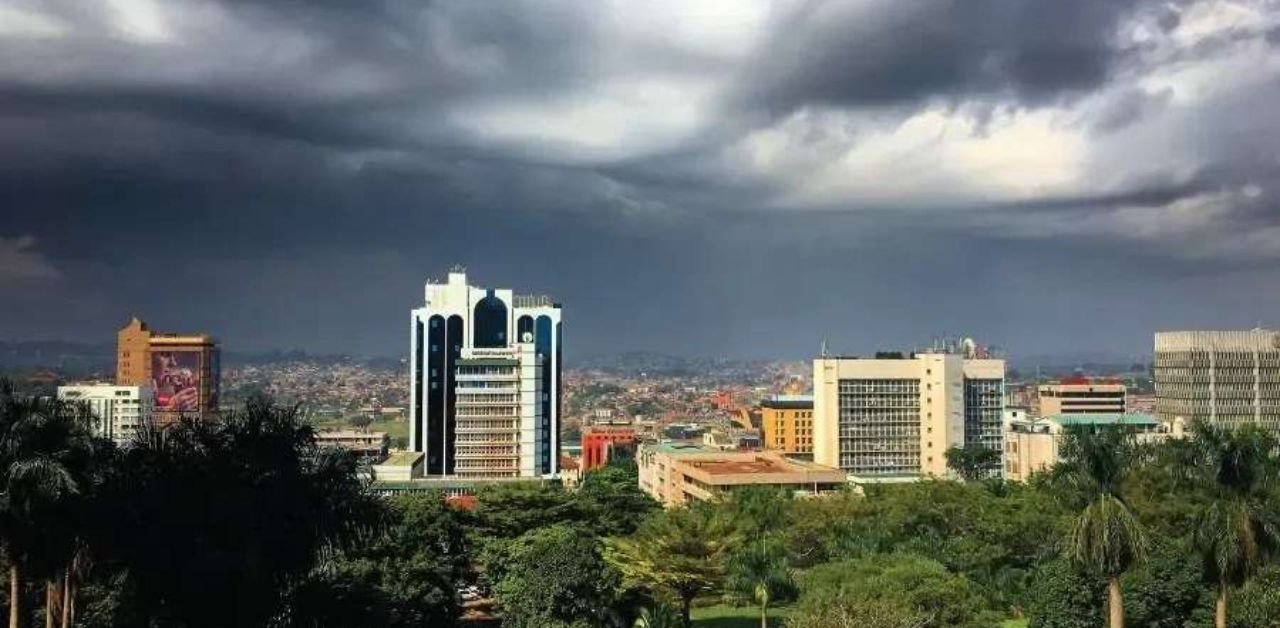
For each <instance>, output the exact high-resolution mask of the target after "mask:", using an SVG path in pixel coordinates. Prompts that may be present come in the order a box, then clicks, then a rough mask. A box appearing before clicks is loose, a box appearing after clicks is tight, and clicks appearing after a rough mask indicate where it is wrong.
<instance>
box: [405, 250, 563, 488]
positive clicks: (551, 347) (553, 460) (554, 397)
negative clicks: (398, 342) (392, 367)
mask: <svg viewBox="0 0 1280 628" xmlns="http://www.w3.org/2000/svg"><path fill="white" fill-rule="evenodd" d="M409 355H410V360H409V393H410V394H409V441H410V442H409V445H410V448H411V449H413V450H414V451H418V452H422V453H423V454H424V457H425V460H424V465H423V466H424V472H425V474H426V475H428V476H442V475H457V476H464V477H495V478H499V477H541V476H547V475H554V474H557V473H558V472H559V459H560V455H559V454H560V435H559V431H560V429H559V428H560V401H561V397H560V370H561V322H560V305H559V304H557V303H553V302H552V301H551V299H549V298H547V297H543V296H523V295H516V294H513V293H512V291H511V290H499V289H492V288H489V289H486V288H478V287H475V286H471V285H468V283H467V275H466V272H465V271H462V270H460V269H456V270H454V271H452V272H450V273H449V278H448V281H447V282H446V283H431V282H428V283H427V285H426V295H425V303H424V304H423V306H422V307H419V308H416V309H414V310H413V311H412V315H411V317H410V346H409Z"/></svg>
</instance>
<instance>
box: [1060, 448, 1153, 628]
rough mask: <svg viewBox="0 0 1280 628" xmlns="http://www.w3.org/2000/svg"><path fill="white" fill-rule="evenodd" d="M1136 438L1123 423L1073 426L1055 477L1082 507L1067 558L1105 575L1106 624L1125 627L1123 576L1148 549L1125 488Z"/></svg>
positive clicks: (1068, 540)
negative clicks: (1096, 428)
mask: <svg viewBox="0 0 1280 628" xmlns="http://www.w3.org/2000/svg"><path fill="white" fill-rule="evenodd" d="M1133 453H1134V448H1133V440H1132V438H1131V435H1130V434H1129V433H1128V432H1125V431H1123V430H1120V429H1107V430H1102V431H1082V430H1073V431H1071V432H1070V433H1068V434H1067V435H1066V437H1065V438H1064V440H1063V444H1062V448H1061V456H1062V462H1060V463H1059V464H1058V465H1057V466H1056V467H1055V468H1054V470H1053V473H1054V474H1055V477H1056V480H1057V481H1058V482H1059V483H1060V485H1061V486H1062V487H1063V489H1064V490H1065V491H1066V495H1067V496H1068V498H1071V499H1074V501H1075V502H1076V503H1077V505H1078V507H1079V514H1078V515H1077V516H1076V518H1075V521H1074V523H1073V524H1072V526H1071V530H1070V532H1069V533H1068V535H1067V540H1066V546H1065V548H1064V550H1065V554H1066V557H1067V559H1068V560H1070V561H1071V562H1072V563H1073V564H1075V565H1076V566H1077V567H1080V568H1084V569H1089V570H1092V571H1094V572H1096V573H1099V574H1101V575H1102V576H1103V577H1105V578H1106V579H1107V605H1108V613H1107V616H1108V625H1109V626H1111V628H1124V597H1123V594H1122V592H1121V587H1120V576H1122V575H1123V574H1124V573H1125V571H1127V570H1128V569H1129V568H1130V567H1131V566H1133V565H1134V564H1137V563H1140V562H1142V560H1143V558H1144V557H1145V555H1146V546H1147V539H1146V533H1145V532H1144V531H1143V529H1142V525H1141V523H1139V522H1138V519H1137V517H1136V516H1135V515H1134V514H1133V512H1132V511H1131V510H1130V509H1129V505H1128V504H1127V503H1126V501H1125V498H1124V497H1123V495H1122V494H1121V483H1122V482H1123V480H1124V478H1125V476H1126V474H1127V472H1128V469H1129V466H1130V465H1131V464H1133V463H1134V462H1135V456H1134V455H1133Z"/></svg>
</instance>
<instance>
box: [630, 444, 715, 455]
mask: <svg viewBox="0 0 1280 628" xmlns="http://www.w3.org/2000/svg"><path fill="white" fill-rule="evenodd" d="M645 448H646V449H649V450H651V451H657V452H661V453H664V454H718V453H723V452H721V451H720V450H719V449H716V448H715V447H706V446H703V445H699V444H697V443H658V444H648V445H645Z"/></svg>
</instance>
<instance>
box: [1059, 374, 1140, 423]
mask: <svg viewBox="0 0 1280 628" xmlns="http://www.w3.org/2000/svg"><path fill="white" fill-rule="evenodd" d="M1126 392H1127V387H1126V386H1125V385H1124V383H1123V382H1117V381H1099V380H1091V379H1089V378H1087V377H1069V378H1066V379H1064V380H1062V381H1060V382H1058V383H1056V384H1041V385H1040V387H1039V397H1040V416H1052V415H1055V414H1124V413H1125V410H1126V408H1125V395H1126Z"/></svg>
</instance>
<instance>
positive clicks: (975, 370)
mask: <svg viewBox="0 0 1280 628" xmlns="http://www.w3.org/2000/svg"><path fill="white" fill-rule="evenodd" d="M1004 370H1005V365H1004V360H1000V359H993V358H976V357H970V356H966V355H964V354H962V353H945V352H930V353H920V354H916V355H913V356H910V357H903V358H892V357H890V358H884V357H881V358H848V357H821V358H818V359H816V360H814V362H813V381H814V394H813V460H814V462H816V463H818V464H822V465H827V466H832V467H837V468H840V469H842V470H844V471H845V472H847V473H849V474H850V475H851V476H852V477H853V479H854V480H855V481H900V480H912V479H917V478H920V477H924V476H944V475H947V473H948V470H947V458H946V451H947V449H949V448H951V447H957V446H964V445H970V444H977V445H982V446H985V447H989V448H991V449H995V450H1000V449H1001V448H1002V447H1001V446H1002V444H1003V442H1002V441H1003V436H1002V421H1003V413H1004ZM997 471H998V469H994V468H993V469H992V472H993V473H995V472H997Z"/></svg>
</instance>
